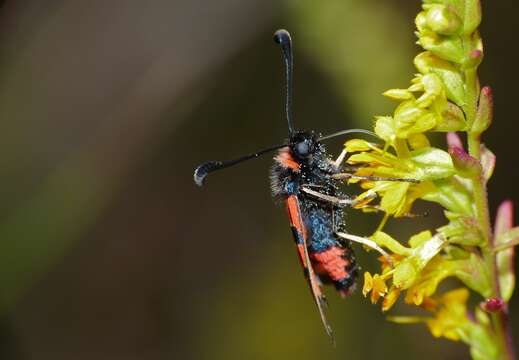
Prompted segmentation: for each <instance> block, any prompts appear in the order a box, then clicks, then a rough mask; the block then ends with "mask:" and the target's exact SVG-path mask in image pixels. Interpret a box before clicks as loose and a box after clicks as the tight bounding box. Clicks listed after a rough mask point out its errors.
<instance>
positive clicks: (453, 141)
mask: <svg viewBox="0 0 519 360" xmlns="http://www.w3.org/2000/svg"><path fill="white" fill-rule="evenodd" d="M447 145H449V148H459V149H462V150H463V143H462V142H461V138H460V137H459V135H458V134H456V133H455V132H449V133H447Z"/></svg>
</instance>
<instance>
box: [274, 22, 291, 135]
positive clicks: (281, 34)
mask: <svg viewBox="0 0 519 360" xmlns="http://www.w3.org/2000/svg"><path fill="white" fill-rule="evenodd" d="M274 41H275V42H276V43H277V44H279V45H280V46H281V50H282V52H283V63H284V64H285V80H286V83H285V88H286V98H285V112H286V116H287V123H288V133H289V135H292V134H293V133H294V125H293V122H292V83H293V82H292V68H293V66H294V60H293V56H292V38H291V37H290V33H289V32H288V31H286V30H283V29H281V30H278V31H276V32H275V33H274Z"/></svg>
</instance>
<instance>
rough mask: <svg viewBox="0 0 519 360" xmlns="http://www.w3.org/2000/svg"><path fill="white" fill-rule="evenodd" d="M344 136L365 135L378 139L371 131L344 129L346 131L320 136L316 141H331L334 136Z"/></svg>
mask: <svg viewBox="0 0 519 360" xmlns="http://www.w3.org/2000/svg"><path fill="white" fill-rule="evenodd" d="M345 134H366V135H371V136H374V137H376V138H377V139H380V137H379V136H378V135H377V134H375V133H374V132H373V131H369V130H364V129H346V130H341V131H338V132H336V133H333V134H329V135H325V136H321V137H320V138H318V139H317V141H322V140H327V139H331V138H334V137H336V136H341V135H345Z"/></svg>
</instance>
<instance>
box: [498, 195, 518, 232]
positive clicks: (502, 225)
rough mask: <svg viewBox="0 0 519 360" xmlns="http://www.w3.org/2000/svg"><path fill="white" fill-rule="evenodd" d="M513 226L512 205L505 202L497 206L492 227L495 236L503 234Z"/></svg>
mask: <svg viewBox="0 0 519 360" xmlns="http://www.w3.org/2000/svg"><path fill="white" fill-rule="evenodd" d="M513 226H514V204H513V203H512V201H511V200H505V201H503V202H502V203H501V205H499V208H498V210H497V215H496V223H495V225H494V231H495V236H496V237H498V236H499V235H501V234H504V233H505V232H507V231H508V230H510V229H511V228H512V227H513Z"/></svg>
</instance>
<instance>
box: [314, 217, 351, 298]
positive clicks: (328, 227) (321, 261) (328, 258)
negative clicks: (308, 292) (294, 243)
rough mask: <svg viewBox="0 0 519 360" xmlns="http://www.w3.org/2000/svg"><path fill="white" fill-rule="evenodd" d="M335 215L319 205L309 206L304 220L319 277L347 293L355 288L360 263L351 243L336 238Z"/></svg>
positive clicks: (345, 294) (344, 293)
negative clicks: (317, 206) (358, 263)
mask: <svg viewBox="0 0 519 360" xmlns="http://www.w3.org/2000/svg"><path fill="white" fill-rule="evenodd" d="M332 216H333V214H332V213H330V212H326V211H324V210H323V209H320V208H314V209H309V211H308V214H307V216H306V221H305V223H306V226H307V228H308V233H309V237H310V239H309V249H308V250H309V255H310V260H311V261H312V264H313V266H314V268H315V271H316V273H317V274H318V275H319V277H320V278H321V279H322V280H323V281H324V282H331V283H333V284H334V285H335V288H336V289H337V290H338V291H339V293H340V294H341V296H347V295H349V294H351V292H352V291H353V289H354V285H355V279H356V278H357V273H358V269H357V263H356V261H355V254H354V253H353V249H351V248H350V246H349V244H344V243H342V242H341V241H339V240H338V239H337V235H335V232H334V224H333V219H332Z"/></svg>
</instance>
